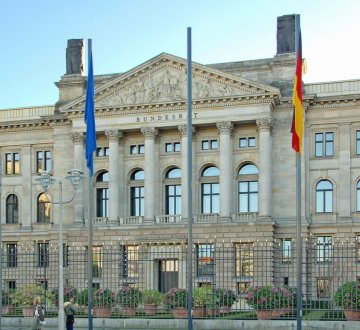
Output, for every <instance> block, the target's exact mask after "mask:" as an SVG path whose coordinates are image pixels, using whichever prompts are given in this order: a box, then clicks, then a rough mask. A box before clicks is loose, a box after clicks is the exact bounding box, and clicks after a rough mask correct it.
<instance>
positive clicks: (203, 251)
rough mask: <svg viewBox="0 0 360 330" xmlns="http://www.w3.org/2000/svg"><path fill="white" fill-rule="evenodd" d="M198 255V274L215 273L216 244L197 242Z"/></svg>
mask: <svg viewBox="0 0 360 330" xmlns="http://www.w3.org/2000/svg"><path fill="white" fill-rule="evenodd" d="M196 256H197V272H196V274H197V276H208V275H214V273H215V264H214V261H215V259H214V256H215V251H214V245H213V244H197V246H196Z"/></svg>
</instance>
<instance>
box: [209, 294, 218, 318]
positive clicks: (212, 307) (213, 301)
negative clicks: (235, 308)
mask: <svg viewBox="0 0 360 330" xmlns="http://www.w3.org/2000/svg"><path fill="white" fill-rule="evenodd" d="M206 312H207V315H209V316H216V315H219V314H220V298H219V297H218V296H217V294H216V293H215V291H212V292H211V293H210V295H209V296H208V299H207V302H206Z"/></svg>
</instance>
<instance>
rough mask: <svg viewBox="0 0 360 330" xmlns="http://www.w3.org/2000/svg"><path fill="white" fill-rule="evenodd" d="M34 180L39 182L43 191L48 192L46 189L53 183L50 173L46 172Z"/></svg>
mask: <svg viewBox="0 0 360 330" xmlns="http://www.w3.org/2000/svg"><path fill="white" fill-rule="evenodd" d="M35 180H36V181H40V184H41V187H42V188H43V189H44V190H45V191H48V189H49V187H50V186H51V184H52V183H53V181H55V180H54V179H53V178H51V174H50V172H47V171H44V172H41V174H40V178H37V179H35Z"/></svg>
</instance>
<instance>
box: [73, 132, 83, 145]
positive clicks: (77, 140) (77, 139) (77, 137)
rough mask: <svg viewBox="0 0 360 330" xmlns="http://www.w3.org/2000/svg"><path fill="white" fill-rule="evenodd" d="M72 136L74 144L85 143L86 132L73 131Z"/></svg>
mask: <svg viewBox="0 0 360 330" xmlns="http://www.w3.org/2000/svg"><path fill="white" fill-rule="evenodd" d="M71 138H72V140H73V143H74V144H83V143H84V134H83V133H80V132H74V133H71Z"/></svg>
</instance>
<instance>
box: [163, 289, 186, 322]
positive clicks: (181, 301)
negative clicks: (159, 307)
mask: <svg viewBox="0 0 360 330" xmlns="http://www.w3.org/2000/svg"><path fill="white" fill-rule="evenodd" d="M164 305H165V307H166V308H168V309H172V310H173V315H174V317H175V318H187V305H188V292H187V290H186V289H179V288H173V289H170V290H169V291H168V292H166V293H165V295H164Z"/></svg>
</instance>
